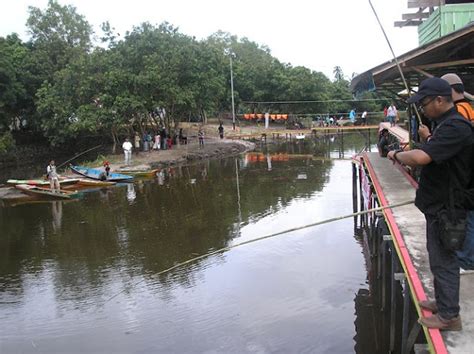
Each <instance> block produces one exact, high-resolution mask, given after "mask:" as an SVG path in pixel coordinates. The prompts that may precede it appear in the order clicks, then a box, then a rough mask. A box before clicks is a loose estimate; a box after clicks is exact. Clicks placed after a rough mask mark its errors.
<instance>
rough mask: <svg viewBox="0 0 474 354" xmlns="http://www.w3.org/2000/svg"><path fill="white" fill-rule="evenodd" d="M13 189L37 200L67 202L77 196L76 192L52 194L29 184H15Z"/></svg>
mask: <svg viewBox="0 0 474 354" xmlns="http://www.w3.org/2000/svg"><path fill="white" fill-rule="evenodd" d="M15 188H16V189H18V190H20V191H22V192H23V193H25V194H27V195H31V196H34V197H37V198H47V199H60V200H61V199H62V200H68V199H71V198H72V197H75V196H77V195H78V193H77V192H76V191H65V190H60V191H56V192H53V191H52V190H51V189H49V188H43V187H38V186H33V185H31V184H17V185H15Z"/></svg>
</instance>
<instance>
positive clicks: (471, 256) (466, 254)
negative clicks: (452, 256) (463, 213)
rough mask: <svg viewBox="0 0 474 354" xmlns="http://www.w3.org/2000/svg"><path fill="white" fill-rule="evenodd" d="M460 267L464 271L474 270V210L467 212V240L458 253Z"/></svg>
mask: <svg viewBox="0 0 474 354" xmlns="http://www.w3.org/2000/svg"><path fill="white" fill-rule="evenodd" d="M456 254H457V256H458V259H459V265H460V266H461V267H462V268H464V269H474V210H469V211H468V212H467V230H466V239H465V240H464V244H463V246H462V249H461V250H460V251H458V252H456Z"/></svg>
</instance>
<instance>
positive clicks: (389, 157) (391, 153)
mask: <svg viewBox="0 0 474 354" xmlns="http://www.w3.org/2000/svg"><path fill="white" fill-rule="evenodd" d="M395 153H396V151H393V150H392V151H389V152H388V154H387V158H388V159H389V160H391V161H393V163H395V161H396V160H395Z"/></svg>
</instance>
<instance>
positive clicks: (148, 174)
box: [117, 168, 160, 178]
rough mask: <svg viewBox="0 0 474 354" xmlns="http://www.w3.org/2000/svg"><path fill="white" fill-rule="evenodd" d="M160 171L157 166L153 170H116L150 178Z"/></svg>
mask: <svg viewBox="0 0 474 354" xmlns="http://www.w3.org/2000/svg"><path fill="white" fill-rule="evenodd" d="M159 171H160V169H159V168H155V169H153V170H125V169H123V170H117V172H120V173H122V174H124V175H129V176H133V177H142V178H146V177H148V178H151V177H155V176H156V174H157V173H158V172H159Z"/></svg>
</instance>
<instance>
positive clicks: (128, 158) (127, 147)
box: [122, 137, 140, 165]
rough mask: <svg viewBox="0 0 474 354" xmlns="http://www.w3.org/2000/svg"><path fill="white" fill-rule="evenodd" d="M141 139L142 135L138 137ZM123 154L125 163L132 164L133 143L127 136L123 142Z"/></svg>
mask: <svg viewBox="0 0 474 354" xmlns="http://www.w3.org/2000/svg"><path fill="white" fill-rule="evenodd" d="M138 138H139V139H140V137H138ZM122 149H123V154H124V158H125V164H126V165H130V164H131V162H132V143H131V142H130V139H129V138H125V141H124V143H123V144H122Z"/></svg>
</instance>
